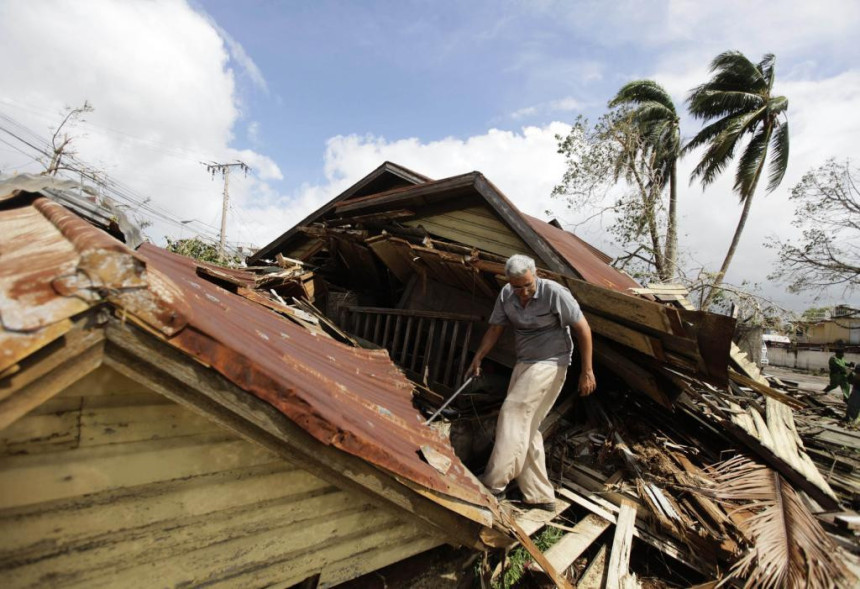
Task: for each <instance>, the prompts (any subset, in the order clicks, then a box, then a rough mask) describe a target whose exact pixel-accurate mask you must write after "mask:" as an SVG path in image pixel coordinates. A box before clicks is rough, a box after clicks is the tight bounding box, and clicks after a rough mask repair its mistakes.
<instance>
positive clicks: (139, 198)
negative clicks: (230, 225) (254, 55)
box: [0, 112, 250, 253]
mask: <svg viewBox="0 0 860 589" xmlns="http://www.w3.org/2000/svg"><path fill="white" fill-rule="evenodd" d="M0 120H2V121H4V124H0V131H2V132H3V133H6V134H7V135H8V136H9V137H11V138H13V139H15V140H16V141H18V142H19V143H20V144H23V145H25V146H27V147H29V148H30V149H31V150H33V151H34V152H35V153H37V154H39V155H41V156H45V157H50V155H51V152H50V150H51V144H50V142H48V141H47V140H46V139H45V138H44V137H41V136H39V135H38V134H37V133H35V132H34V131H32V130H31V129H29V128H28V127H26V126H24V125H22V124H21V123H19V122H18V121H17V120H15V119H13V118H12V117H9V116H7V115H5V114H3V113H2V112H0ZM0 141H2V142H3V143H5V144H6V145H8V146H10V147H12V148H13V149H15V150H16V151H19V152H20V153H22V154H24V155H27V156H31V154H30V153H27V152H26V151H25V150H23V149H21V148H20V147H18V146H16V145H15V144H13V143H10V142H9V141H6V140H5V139H3V138H0ZM65 159H66V162H67V164H66V166H65V167H66V168H67V169H68V170H67V171H68V172H70V173H73V174H77V175H80V177H82V178H86V179H87V180H89V181H91V182H93V183H94V184H96V185H97V186H98V187H100V188H101V189H102V190H104V191H105V192H108V193H110V195H111V196H113V197H114V198H115V200H117V201H118V202H120V203H121V204H123V205H124V206H128V207H129V208H133V209H134V212H135V213H136V214H142V215H143V216H144V217H147V216H148V217H150V220H156V219H157V220H160V221H161V222H164V223H167V224H170V225H173V226H175V227H177V228H180V229H192V228H191V227H189V224H190V223H195V224H197V225H199V226H200V229H199V230H194V229H192V231H194V232H195V233H197V235H198V238H200V239H201V240H204V241H210V242H212V243H215V242H216V240H218V241H220V239H219V236H218V234H217V228H215V227H214V226H212V225H209V224H207V223H204V222H203V221H200V220H199V219H190V220H188V221H185V222H182V221H178V220H177V216H176V215H175V214H173V213H172V212H170V211H169V210H167V209H164V208H161V207H159V206H157V205H154V204H153V203H152V202H151V198H150V197H147V196H144V195H142V194H140V193H139V192H137V191H136V190H134V189H133V188H131V187H130V186H127V185H125V184H124V183H122V182H120V181H118V180H115V179H114V178H111V177H109V176H108V175H107V174H106V173H104V172H100V171H98V170H96V169H94V168H93V167H92V166H90V165H89V164H87V163H85V162H83V161H82V160H80V159H78V158H77V157H75V156H74V155H72V154H66V155H65ZM33 161H38V160H37V159H36V158H33ZM243 165H244V164H243ZM248 169H250V168H248ZM63 175H66V174H65V173H64V174H63ZM75 179H76V180H77V178H75ZM223 247H224V249H230V250H232V251H234V252H235V253H238V250H237V249H235V248H233V247H229V246H227V244H226V242H225V243H224V246H223Z"/></svg>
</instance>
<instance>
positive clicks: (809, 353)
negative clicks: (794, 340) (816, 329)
mask: <svg viewBox="0 0 860 589" xmlns="http://www.w3.org/2000/svg"><path fill="white" fill-rule="evenodd" d="M832 355H833V352H820V351H814V350H788V349H786V348H772V347H769V346H768V349H767V359H768V362H769V363H770V365H771V366H784V367H786V368H797V369H799V370H824V371H826V370H827V362H828V361H829V360H830V357H831V356H832ZM845 359H846V360H847V361H848V362H854V363H860V354H852V353H847V354H845Z"/></svg>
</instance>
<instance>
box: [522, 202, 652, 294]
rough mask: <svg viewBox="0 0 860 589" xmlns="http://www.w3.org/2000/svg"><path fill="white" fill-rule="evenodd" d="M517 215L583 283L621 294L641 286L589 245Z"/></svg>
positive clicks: (550, 227)
mask: <svg viewBox="0 0 860 589" xmlns="http://www.w3.org/2000/svg"><path fill="white" fill-rule="evenodd" d="M520 214H521V215H522V216H523V217H524V218H525V219H526V221H528V224H529V225H531V227H532V229H534V230H535V231H536V232H537V233H538V235H540V236H541V237H542V238H543V239H544V240H545V241H546V242H547V243H549V245H550V246H551V247H552V249H554V250H555V251H556V253H558V254H559V255H560V256H561V257H563V258H564V259H565V261H566V262H567V263H568V264H570V265H571V266H573V268H574V269H575V270H576V271H577V272H579V274H580V275H581V276H582V279H583V280H585V281H586V282H590V283H591V284H596V285H598V286H602V287H604V288H611V289H612V290H617V291H619V292H623V293H629V291H628V290H627V289H629V288H640V287H641V285H640V284H639V283H638V282H636V281H635V280H633V279H632V278H630V277H629V276H627V275H626V274H624V273H623V272H619V271H618V270H616V269H615V268H613V267H612V266H610V265H609V264H607V263H606V262H605V261H603V260H602V259H601V258H600V257H599V256H598V255H597V254H595V253H594V251H592V248H591V247H590V246H589V245H588V244H586V243H585V242H584V241H582V240H581V239H579V238H578V237H576V236H575V235H573V234H572V233H569V232H567V231H564V230H563V229H559V228H558V227H554V226H552V225H550V224H549V223H546V222H544V221H541V220H540V219H537V218H535V217H532V216H530V215H526V214H525V213H520Z"/></svg>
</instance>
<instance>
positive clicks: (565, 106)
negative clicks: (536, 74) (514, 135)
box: [508, 96, 584, 121]
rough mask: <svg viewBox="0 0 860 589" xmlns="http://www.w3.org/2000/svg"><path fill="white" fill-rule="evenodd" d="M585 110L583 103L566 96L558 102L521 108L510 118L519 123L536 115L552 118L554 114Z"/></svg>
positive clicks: (551, 101)
mask: <svg viewBox="0 0 860 589" xmlns="http://www.w3.org/2000/svg"><path fill="white" fill-rule="evenodd" d="M583 108H584V105H583V103H582V102H580V101H579V100H577V99H576V98H574V97H573V96H565V97H564V98H558V99H556V100H550V101H548V102H541V103H540V104H535V105H532V106H527V107H524V108H520V109H518V110H515V111H514V112H512V113H511V114H509V115H508V116H509V117H510V118H511V119H513V120H515V121H518V120H520V119H524V118H530V117H534V116H536V115H550V116H552V115H553V113H566V112H572V111H580V110H582V109H583Z"/></svg>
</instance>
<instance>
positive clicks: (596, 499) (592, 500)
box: [558, 481, 714, 575]
mask: <svg viewBox="0 0 860 589" xmlns="http://www.w3.org/2000/svg"><path fill="white" fill-rule="evenodd" d="M565 485H566V486H569V487H571V488H561V489H559V490H558V494H559V495H561V496H562V497H564V498H565V499H568V500H569V501H570V502H571V503H575V504H577V505H579V506H580V507H582V508H584V509H587V510H588V511H590V512H591V513H593V514H595V515H599V516H600V517H602V518H604V519H605V520H606V521H608V522H609V523H611V524H614V523H615V522H616V521H617V516H616V514H617V513H618V511H619V508H618V506H616V505H614V504H612V503H611V502H609V501H607V500H606V499H604V498H603V497H601V496H600V495H599V494H598V493H594V492H591V491H588V490H587V489H584V488H582V487H579V486H578V485H576V484H575V483H571V482H569V481H566V482H565ZM633 535H634V536H635V537H637V538H639V539H640V540H642V541H643V542H645V543H646V544H648V545H649V546H651V547H652V548H656V549H657V550H659V551H660V552H662V553H664V554H666V555H668V556H671V557H672V558H674V559H675V560H677V561H678V562H680V563H682V564H684V565H686V566H688V567H690V568H691V569H693V570H694V571H698V572H700V573H702V574H703V575H708V574H712V573H713V572H714V567H713V565H712V563H709V562H706V561H705V560H703V559H702V558H701V556H700V555H697V554H694V553H692V552H691V551H690V549H689V548H688V547H686V546H684V545H683V544H681V543H680V542H677V541H675V540H673V539H671V538H668V537H665V536H657V535H656V534H654V533H652V532H650V531H648V530H647V529H646V527H645V524H644V522H641V523H640V524H639V525H637V526H636V528H635V529H634V531H633Z"/></svg>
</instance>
